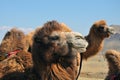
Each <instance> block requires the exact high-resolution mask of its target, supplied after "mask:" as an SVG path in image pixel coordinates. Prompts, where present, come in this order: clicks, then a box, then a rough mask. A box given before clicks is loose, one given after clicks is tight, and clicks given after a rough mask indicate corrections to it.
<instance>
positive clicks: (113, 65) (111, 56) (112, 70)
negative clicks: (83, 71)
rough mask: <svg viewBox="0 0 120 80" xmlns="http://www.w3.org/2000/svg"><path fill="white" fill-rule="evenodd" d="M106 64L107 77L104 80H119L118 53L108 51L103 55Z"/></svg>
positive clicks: (119, 62) (119, 65)
mask: <svg viewBox="0 0 120 80" xmlns="http://www.w3.org/2000/svg"><path fill="white" fill-rule="evenodd" d="M105 57H106V59H107V62H108V70H109V71H108V76H107V77H106V79H105V80H120V52H118V51H116V50H108V51H107V52H106V53H105Z"/></svg>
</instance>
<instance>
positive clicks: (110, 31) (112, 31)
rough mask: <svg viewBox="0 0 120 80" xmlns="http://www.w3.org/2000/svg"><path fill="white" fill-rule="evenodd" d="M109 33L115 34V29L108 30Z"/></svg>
mask: <svg viewBox="0 0 120 80" xmlns="http://www.w3.org/2000/svg"><path fill="white" fill-rule="evenodd" d="M107 32H108V33H109V34H115V30H114V28H113V27H109V28H107Z"/></svg>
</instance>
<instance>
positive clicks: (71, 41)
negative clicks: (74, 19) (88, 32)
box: [66, 32, 88, 52]
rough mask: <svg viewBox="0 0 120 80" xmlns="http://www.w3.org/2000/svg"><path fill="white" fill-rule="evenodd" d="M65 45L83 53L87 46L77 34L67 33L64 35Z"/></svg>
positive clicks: (83, 39)
mask: <svg viewBox="0 0 120 80" xmlns="http://www.w3.org/2000/svg"><path fill="white" fill-rule="evenodd" d="M66 37H67V43H68V45H70V47H72V48H74V49H76V50H77V51H79V52H85V51H86V48H87V46H88V42H87V41H86V40H85V38H84V37H83V36H82V34H80V33H79V32H69V33H67V34H66Z"/></svg>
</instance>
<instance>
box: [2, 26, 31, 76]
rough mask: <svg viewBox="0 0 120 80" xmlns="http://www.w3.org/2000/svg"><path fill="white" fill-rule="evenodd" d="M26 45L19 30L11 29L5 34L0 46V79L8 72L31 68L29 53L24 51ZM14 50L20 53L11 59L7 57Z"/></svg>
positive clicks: (23, 36) (24, 38)
mask: <svg viewBox="0 0 120 80" xmlns="http://www.w3.org/2000/svg"><path fill="white" fill-rule="evenodd" d="M26 44H27V43H26V37H25V35H24V33H23V32H22V31H21V30H18V29H16V28H13V29H11V30H10V31H8V32H7V33H6V35H5V37H4V38H3V41H2V43H1V45H0V59H1V62H0V77H1V76H3V75H5V74H7V73H10V72H14V71H18V72H20V71H24V70H25V69H26V68H29V67H31V66H32V57H31V53H29V52H27V51H26V50H27V47H26ZM15 50H20V52H18V53H17V54H16V55H12V57H11V56H10V57H9V56H7V54H8V53H10V52H12V51H15ZM9 64H10V65H9Z"/></svg>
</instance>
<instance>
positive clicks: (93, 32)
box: [83, 20, 110, 59]
mask: <svg viewBox="0 0 120 80" xmlns="http://www.w3.org/2000/svg"><path fill="white" fill-rule="evenodd" d="M108 30H109V27H108V26H107V24H106V21H104V20H100V21H97V22H95V23H94V24H93V25H92V27H91V29H90V32H89V34H88V35H87V36H86V37H85V38H86V40H87V41H88V43H89V45H88V47H87V51H86V52H84V53H83V59H87V58H89V57H91V56H94V55H96V54H97V53H98V52H99V51H100V50H101V49H102V48H103V44H104V39H105V38H108V37H109V36H110V32H109V31H108Z"/></svg>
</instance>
